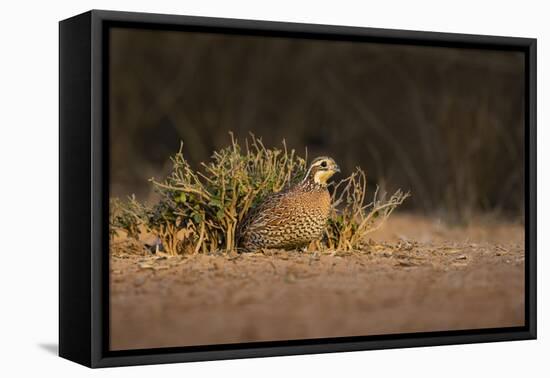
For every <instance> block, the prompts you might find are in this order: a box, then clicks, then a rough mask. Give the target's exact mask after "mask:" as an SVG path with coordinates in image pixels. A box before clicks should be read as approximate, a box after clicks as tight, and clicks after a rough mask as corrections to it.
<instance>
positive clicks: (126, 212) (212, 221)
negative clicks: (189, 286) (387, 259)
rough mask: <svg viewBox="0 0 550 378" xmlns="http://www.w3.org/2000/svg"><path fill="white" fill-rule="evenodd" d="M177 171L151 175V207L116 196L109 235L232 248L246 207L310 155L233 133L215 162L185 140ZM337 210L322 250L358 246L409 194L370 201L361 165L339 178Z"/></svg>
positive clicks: (170, 248) (289, 180)
mask: <svg viewBox="0 0 550 378" xmlns="http://www.w3.org/2000/svg"><path fill="white" fill-rule="evenodd" d="M171 160H172V164H173V168H172V172H171V173H170V174H169V175H168V177H167V178H166V179H165V180H164V181H157V180H155V179H151V180H150V181H151V183H152V184H153V186H154V189H155V191H156V192H157V193H158V194H159V196H160V200H159V201H158V203H156V204H155V205H153V206H147V205H145V204H142V203H140V202H138V201H137V200H136V199H135V197H133V196H132V197H130V198H129V199H128V201H127V202H121V201H119V200H116V199H115V200H112V201H111V215H110V219H111V234H113V233H116V231H117V230H123V231H125V232H126V234H127V235H128V236H130V237H134V238H139V232H140V230H141V229H142V228H144V229H145V230H147V231H148V232H151V233H153V234H155V235H156V236H157V237H158V238H159V239H160V241H161V243H162V246H163V248H164V249H165V250H166V251H167V252H168V253H169V254H179V253H191V252H194V253H197V252H203V253H208V252H210V253H212V252H216V251H220V250H222V251H225V252H231V251H234V250H235V249H236V245H235V244H236V236H237V235H236V231H237V229H238V228H237V227H238V225H239V223H240V221H241V220H242V219H243V218H244V217H245V215H246V214H247V212H248V211H249V210H250V209H251V208H252V207H254V206H255V205H256V204H258V202H260V201H261V200H262V199H263V198H265V196H267V195H269V194H271V193H274V192H279V191H281V190H283V189H285V188H287V187H289V186H291V185H293V184H295V183H296V182H298V181H299V180H301V179H302V178H303V176H304V175H305V172H306V169H307V164H306V159H305V158H302V157H299V156H297V155H296V153H295V151H294V150H288V149H287V146H286V144H285V142H284V141H283V143H282V146H281V147H280V148H266V147H265V146H264V145H263V143H262V141H261V139H260V138H256V137H255V136H253V135H252V136H251V137H250V138H249V139H245V141H244V146H243V147H241V145H240V144H239V143H238V142H237V141H236V139H235V138H234V137H233V135H232V134H231V144H230V145H229V147H227V148H224V149H221V150H219V151H216V152H214V154H213V155H212V158H211V161H210V162H208V163H201V167H200V168H199V169H193V168H192V167H191V165H190V164H189V163H188V162H187V161H186V160H185V158H184V155H183V145H182V146H181V147H180V150H179V152H178V153H177V154H176V155H174V156H173V157H172V158H171ZM332 192H333V205H334V207H333V211H332V213H331V217H330V220H329V222H328V225H327V229H326V232H325V235H324V237H323V239H322V240H321V241H320V243H317V246H318V247H319V248H320V249H333V250H334V249H339V250H350V249H357V248H360V246H361V242H362V241H363V240H364V236H365V235H367V234H368V233H369V232H371V231H373V230H374V229H376V228H378V227H379V226H380V225H381V224H382V222H383V221H384V220H385V219H387V217H389V215H390V214H391V212H392V211H393V210H394V209H395V208H396V207H397V206H399V205H400V204H401V203H403V201H404V200H405V198H407V196H408V194H403V193H402V192H401V191H398V192H396V193H395V194H394V195H393V196H392V197H391V198H390V199H389V200H388V201H383V200H380V199H378V191H376V192H375V195H374V200H373V201H372V202H370V203H366V201H365V198H366V194H367V184H366V175H365V173H364V172H363V171H362V170H361V169H359V168H357V170H356V171H355V172H354V173H353V174H352V175H351V176H349V177H347V178H345V179H343V180H341V181H340V182H338V183H337V184H335V185H334V188H333V190H332Z"/></svg>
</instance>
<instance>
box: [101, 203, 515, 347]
mask: <svg viewBox="0 0 550 378" xmlns="http://www.w3.org/2000/svg"><path fill="white" fill-rule="evenodd" d="M371 239H372V240H371V242H370V246H369V247H368V248H366V249H365V250H364V251H361V252H353V253H349V252H337V253H318V252H303V253H300V252H282V251H275V252H273V253H266V254H242V255H232V256H226V255H219V256H206V255H194V256H188V257H167V256H154V255H152V256H136V255H135V254H130V253H127V254H126V253H122V254H113V256H112V257H111V349H112V350H123V349H139V348H157V347H172V346H188V345H206V344H225V343H240V342H252V341H273V340H289V339H309V338H325V337H340V336H357V335H380V334H391V333H403V332H423V331H438V330H460V329H475V328H487V327H510V326H521V325H523V324H524V231H523V226H522V225H520V224H511V223H494V222H487V221H485V222H481V221H480V222H474V223H473V224H472V225H470V226H468V227H454V228H451V227H447V226H445V225H443V224H442V223H440V222H437V221H433V220H432V219H428V218H423V217H419V216H413V215H399V214H397V215H394V216H393V217H392V218H390V219H389V221H388V223H386V224H385V225H384V227H383V228H382V229H381V230H379V231H377V232H376V233H373V234H372V235H371Z"/></svg>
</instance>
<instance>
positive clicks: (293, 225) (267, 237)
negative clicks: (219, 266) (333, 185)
mask: <svg viewBox="0 0 550 378" xmlns="http://www.w3.org/2000/svg"><path fill="white" fill-rule="evenodd" d="M338 171H339V168H338V166H337V165H336V163H335V162H334V160H332V159H331V158H326V157H321V158H317V159H315V160H314V161H313V162H312V164H311V166H310V168H309V170H308V173H307V175H306V178H305V179H304V180H303V181H302V182H301V183H299V184H297V185H295V186H293V187H291V188H289V189H287V190H284V191H281V192H279V193H274V194H272V195H270V196H268V197H267V198H266V199H265V200H264V201H262V202H261V203H260V204H259V205H258V206H256V207H255V208H254V209H252V210H251V211H250V212H249V213H248V214H247V216H246V217H245V219H244V220H243V222H242V224H241V225H240V227H239V246H240V248H241V249H242V250H244V251H254V250H258V249H263V248H266V249H291V248H300V247H302V246H304V245H307V244H308V243H310V242H311V241H313V240H317V239H319V238H320V237H321V236H322V233H323V230H324V227H325V226H326V223H327V220H328V217H329V214H330V207H331V198H330V194H329V192H328V190H327V187H326V184H327V183H326V180H328V178H330V176H332V174H333V173H335V172H338Z"/></svg>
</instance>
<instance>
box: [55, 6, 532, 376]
mask: <svg viewBox="0 0 550 378" xmlns="http://www.w3.org/2000/svg"><path fill="white" fill-rule="evenodd" d="M59 70H60V110H59V114H60V251H59V253H60V271H59V274H60V276H59V290H60V295H59V300H60V309H59V310H60V311H59V321H60V326H59V330H60V331H59V348H60V349H59V352H60V355H61V356H62V357H65V358H68V359H70V360H73V361H76V362H78V363H81V364H84V365H87V366H90V367H106V366H117V365H135V364H154V363H166V362H180V361H199V360H213V359H228V358H243V357H261V356H275V355H290V354H304V353H324V352H337V351H352V350H367V349H380V348H402V347H412V346H427V345H444V344H456V343H474V342H489V341H504V340H523V339H532V338H535V337H536V286H535V282H536V276H535V275H536V269H535V268H536V246H535V232H536V225H535V219H536V217H535V215H536V193H535V188H536V185H535V179H536V178H535V172H536V169H535V137H536V136H535V135H536V129H535V122H536V119H535V114H536V97H535V93H536V40H534V39H528V38H515V37H495V36H480V35H463V34H443V33H432V32H413V31H400V30H382V29H370V28H355V27H341V26H325V25H306V24H292V23H278V22H264V21H246V20H231V19H215V18H202V17H186V16H172V15H158V14H141V13H124V12H110V11H90V12H87V13H85V14H82V15H79V16H75V17H73V18H70V19H67V20H64V21H61V22H60V67H59Z"/></svg>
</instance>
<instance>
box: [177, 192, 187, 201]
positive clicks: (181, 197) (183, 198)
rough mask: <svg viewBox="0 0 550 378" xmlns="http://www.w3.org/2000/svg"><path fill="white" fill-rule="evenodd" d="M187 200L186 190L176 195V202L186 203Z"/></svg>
mask: <svg viewBox="0 0 550 378" xmlns="http://www.w3.org/2000/svg"><path fill="white" fill-rule="evenodd" d="M185 201H187V196H186V195H185V192H181V193H180V195H179V196H177V197H176V202H178V203H185Z"/></svg>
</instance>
